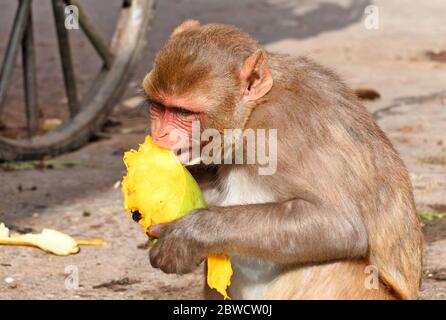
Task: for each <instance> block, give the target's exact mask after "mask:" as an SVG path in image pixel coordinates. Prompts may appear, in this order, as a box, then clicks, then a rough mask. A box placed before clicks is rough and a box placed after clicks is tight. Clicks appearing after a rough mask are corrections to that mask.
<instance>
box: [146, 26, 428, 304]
mask: <svg viewBox="0 0 446 320" xmlns="http://www.w3.org/2000/svg"><path fill="white" fill-rule="evenodd" d="M143 87H144V91H145V93H146V94H147V97H148V99H149V101H150V103H151V111H150V113H151V119H152V124H151V132H152V136H153V138H154V139H155V141H157V142H158V143H159V144H161V145H163V146H165V147H168V148H173V146H174V143H176V144H178V141H177V140H175V139H171V137H169V136H170V133H171V132H173V131H175V132H176V135H178V132H180V134H182V135H184V136H185V137H187V138H188V139H189V140H190V136H191V128H192V121H200V126H201V130H205V129H208V128H213V129H216V130H218V131H219V132H223V130H224V129H225V128H239V129H248V128H250V129H260V128H261V129H277V140H278V141H277V170H276V172H275V173H274V174H271V175H259V174H258V170H257V169H258V167H259V164H258V163H254V164H218V165H210V166H203V165H200V166H199V169H200V168H201V169H203V168H204V169H203V173H204V174H202V175H198V176H197V177H198V179H199V182H202V183H203V184H202V188H203V189H204V192H205V198H206V201H207V203H208V204H209V206H208V208H206V209H200V210H196V211H193V212H191V213H190V214H189V215H187V216H185V217H184V218H181V219H179V220H177V221H175V222H172V223H169V224H160V225H156V226H153V227H152V228H151V230H150V231H151V232H152V234H155V235H156V236H158V237H159V239H160V240H159V242H158V243H157V244H156V245H155V246H153V247H152V248H151V250H150V261H151V264H152V266H153V267H155V268H159V269H161V270H163V271H165V272H168V273H178V274H184V273H188V272H191V271H193V270H194V269H195V268H197V266H198V265H199V264H200V263H201V262H202V261H203V260H205V258H206V256H207V255H208V254H209V253H218V254H226V255H228V256H230V257H231V261H232V265H233V268H234V275H233V277H232V281H231V282H232V283H231V286H230V287H229V293H230V296H231V298H233V299H416V298H417V297H418V290H419V285H420V278H421V259H422V234H421V231H420V222H419V218H418V216H417V213H416V211H415V204H414V198H413V194H412V189H411V182H410V179H409V176H408V172H407V170H406V168H405V166H404V164H403V162H402V160H401V159H400V157H399V155H398V153H397V152H396V151H395V149H394V148H393V146H392V144H391V143H390V141H389V140H388V138H387V137H386V136H385V134H384V133H383V132H382V131H381V129H380V128H379V127H378V125H377V124H376V123H375V122H374V121H373V119H372V117H371V115H370V114H369V113H368V112H367V111H366V109H365V108H364V107H363V106H362V105H361V103H360V102H359V101H358V99H357V98H356V97H355V96H354V94H353V93H352V91H350V89H348V88H347V87H346V85H345V84H344V83H343V82H342V81H341V80H340V79H339V77H338V76H337V75H336V74H334V73H333V72H332V71H330V70H328V69H326V68H325V67H322V66H320V65H318V64H316V63H314V62H313V61H311V60H309V59H307V58H302V57H300V58H298V57H291V56H287V55H279V54H274V53H270V52H267V51H265V50H264V49H262V48H261V47H260V46H259V44H258V43H257V42H256V41H255V40H253V39H252V38H251V37H250V36H249V35H247V34H245V33H243V32H241V31H240V30H238V29H237V28H235V27H232V26H226V25H219V24H208V25H200V23H199V22H198V21H191V20H189V21H186V22H184V23H183V24H181V25H180V26H178V27H177V28H176V29H175V31H174V32H173V34H172V36H171V37H170V39H169V40H168V42H167V43H166V44H165V46H164V47H163V48H162V49H161V50H160V52H159V53H158V55H157V57H156V59H155V62H154V66H153V69H152V70H151V71H150V73H148V75H147V76H146V77H145V79H144V81H143ZM186 140H187V139H185V140H184V141H186ZM176 147H178V146H176ZM222 148H223V146H222ZM198 171H200V170H198ZM198 173H200V172H198ZM370 270H375V271H376V272H377V274H379V280H378V281H377V282H378V283H375V284H379V285H378V286H373V285H372V287H370V286H369V285H367V281H368V277H370V274H369V273H368V272H370ZM377 279H378V278H377ZM208 297H210V295H208Z"/></svg>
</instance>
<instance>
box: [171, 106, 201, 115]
mask: <svg viewBox="0 0 446 320" xmlns="http://www.w3.org/2000/svg"><path fill="white" fill-rule="evenodd" d="M175 112H176V113H177V114H178V115H179V116H182V117H188V116H191V115H194V114H196V113H195V112H193V111H190V110H187V109H184V108H180V107H176V108H175Z"/></svg>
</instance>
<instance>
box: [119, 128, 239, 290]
mask: <svg viewBox="0 0 446 320" xmlns="http://www.w3.org/2000/svg"><path fill="white" fill-rule="evenodd" d="M124 163H125V165H126V167H127V175H126V176H124V178H123V181H122V192H123V194H124V207H125V210H126V211H127V212H128V213H131V214H133V213H136V212H138V213H139V214H140V217H141V219H140V220H139V222H138V223H139V224H141V225H142V227H143V229H144V231H145V232H146V233H147V235H148V236H149V238H150V237H151V235H150V234H149V233H148V232H149V230H148V229H149V227H150V226H152V225H155V224H158V223H165V222H171V221H174V220H176V219H179V218H181V217H183V216H184V215H186V214H187V213H189V212H190V211H192V210H194V209H199V208H204V207H206V203H205V201H204V198H203V194H202V192H201V190H200V187H199V186H198V183H197V182H196V181H195V179H194V178H193V177H192V175H191V174H190V173H189V171H188V170H187V169H186V168H185V167H184V166H183V165H182V164H181V162H180V161H179V160H178V158H177V157H176V156H175V155H174V153H173V152H172V151H170V150H168V149H164V148H162V147H160V146H158V145H156V144H155V142H154V141H153V140H152V138H151V137H150V136H147V137H146V138H145V141H144V143H143V144H141V145H140V146H139V149H138V151H136V150H130V151H128V152H125V154H124ZM232 274H233V271H232V267H231V261H230V259H229V257H227V256H224V255H209V256H208V274H207V283H208V285H209V287H210V288H214V289H216V290H217V291H218V292H219V293H220V294H222V295H223V297H224V298H225V299H227V298H229V296H228V294H227V288H228V286H229V285H230V283H231V276H232Z"/></svg>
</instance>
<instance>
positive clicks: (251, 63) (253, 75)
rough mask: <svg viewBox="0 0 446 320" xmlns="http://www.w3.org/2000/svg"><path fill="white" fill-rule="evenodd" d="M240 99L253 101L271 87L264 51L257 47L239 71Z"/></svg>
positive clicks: (270, 77) (271, 79) (271, 81)
mask: <svg viewBox="0 0 446 320" xmlns="http://www.w3.org/2000/svg"><path fill="white" fill-rule="evenodd" d="M240 80H241V85H242V87H241V92H242V99H243V100H245V101H253V100H257V99H259V98H261V97H263V96H264V95H265V94H267V93H268V92H269V91H270V90H271V88H272V87H273V77H272V76H271V72H270V71H269V67H268V62H267V60H266V55H265V52H264V51H263V50H262V49H258V50H257V51H256V52H254V53H253V54H252V55H251V56H250V57H249V58H248V59H246V61H245V63H244V64H243V67H242V70H241V71H240Z"/></svg>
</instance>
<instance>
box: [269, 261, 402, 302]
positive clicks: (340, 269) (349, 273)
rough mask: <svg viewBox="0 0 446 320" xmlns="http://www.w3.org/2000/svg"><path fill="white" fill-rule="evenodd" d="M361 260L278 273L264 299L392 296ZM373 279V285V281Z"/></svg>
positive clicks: (390, 298)
mask: <svg viewBox="0 0 446 320" xmlns="http://www.w3.org/2000/svg"><path fill="white" fill-rule="evenodd" d="M367 266H368V263H367V262H366V261H364V260H356V261H354V260H349V261H340V262H333V263H325V264H321V265H313V266H306V267H302V268H298V269H294V270H290V271H288V272H286V273H283V274H282V275H280V276H279V277H278V278H277V279H276V280H275V281H274V282H273V284H272V285H271V287H270V290H269V292H268V296H267V298H268V299H296V300H301V299H302V300H312V299H323V300H333V299H339V300H394V299H397V297H396V295H394V294H393V293H392V292H391V291H390V290H389V289H388V288H387V287H386V286H385V285H384V284H383V283H382V282H380V281H379V280H378V282H376V280H377V279H375V282H372V283H371V282H370V278H369V277H373V275H371V274H369V273H367V272H366V268H367ZM373 283H374V284H375V285H373Z"/></svg>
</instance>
